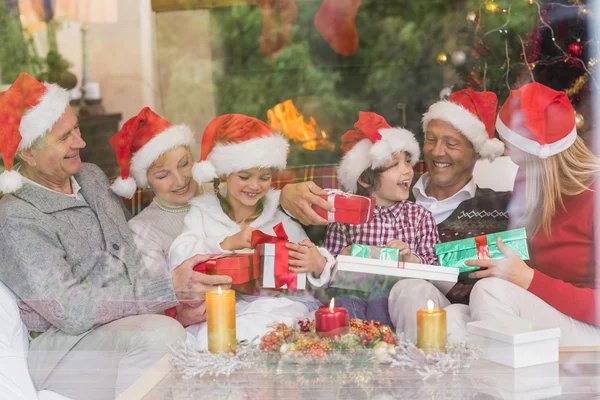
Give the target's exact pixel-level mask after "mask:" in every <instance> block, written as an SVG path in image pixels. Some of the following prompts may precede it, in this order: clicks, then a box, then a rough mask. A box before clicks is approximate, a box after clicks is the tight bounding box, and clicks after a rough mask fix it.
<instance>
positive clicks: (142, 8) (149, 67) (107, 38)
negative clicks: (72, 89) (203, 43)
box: [57, 0, 161, 123]
mask: <svg viewBox="0 0 600 400" xmlns="http://www.w3.org/2000/svg"><path fill="white" fill-rule="evenodd" d="M118 7H119V21H118V22H117V23H115V24H106V25H102V24H93V25H89V30H88V51H89V68H90V76H91V78H92V81H95V82H98V83H99V84H100V88H101V91H102V102H103V105H104V108H105V109H106V112H108V113H113V112H114V113H122V114H123V120H122V121H121V123H123V122H124V121H125V120H127V119H128V118H130V117H132V116H134V115H135V114H137V113H138V112H139V111H140V110H141V109H142V108H143V107H144V106H149V107H152V108H153V109H156V106H157V103H156V101H155V99H156V98H158V93H157V85H156V84H155V82H156V81H155V61H154V60H155V57H154V22H153V20H154V16H153V13H152V11H151V8H150V0H118ZM57 40H58V46H59V50H60V52H61V53H62V54H63V55H64V56H65V57H66V58H67V59H68V60H69V61H71V62H72V63H73V69H72V71H73V72H74V73H75V74H76V75H77V77H78V79H79V82H81V70H82V51H81V48H82V47H81V31H80V25H79V24H78V23H73V22H69V23H65V24H63V27H62V29H61V30H60V31H59V32H58V35H57ZM156 111H157V112H161V110H160V107H159V108H158V109H156Z"/></svg>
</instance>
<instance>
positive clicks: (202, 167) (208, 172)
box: [192, 161, 219, 183]
mask: <svg viewBox="0 0 600 400" xmlns="http://www.w3.org/2000/svg"><path fill="white" fill-rule="evenodd" d="M192 176H193V177H194V179H195V180H196V182H198V183H204V182H210V181H212V180H214V179H216V178H218V177H219V175H217V170H216V169H215V166H214V165H212V164H211V163H210V161H201V162H199V163H196V164H194V166H193V167H192Z"/></svg>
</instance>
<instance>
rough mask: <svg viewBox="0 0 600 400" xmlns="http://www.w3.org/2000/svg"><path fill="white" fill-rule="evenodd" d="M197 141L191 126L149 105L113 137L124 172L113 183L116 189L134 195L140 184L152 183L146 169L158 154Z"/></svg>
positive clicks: (121, 192)
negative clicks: (178, 123) (171, 118)
mask: <svg viewBox="0 0 600 400" xmlns="http://www.w3.org/2000/svg"><path fill="white" fill-rule="evenodd" d="M193 144H194V134H193V133H192V131H191V130H190V128H188V127H187V126H186V125H172V124H171V123H170V122H169V121H167V120H165V119H162V118H161V117H160V116H158V115H157V114H156V113H155V112H154V111H152V110H151V109H150V108H149V107H144V108H143V109H142V111H140V113H139V114H138V115H136V116H135V117H133V118H131V119H129V120H128V121H127V122H125V124H124V125H123V127H122V128H121V130H120V131H119V132H117V133H116V134H115V135H114V136H113V137H112V138H110V145H111V146H112V147H113V149H114V150H115V154H116V156H117V163H118V164H119V168H120V169H121V176H120V177H118V178H117V179H116V180H115V182H114V183H113V184H112V186H111V188H112V190H113V191H114V192H115V193H117V194H118V195H119V196H123V197H126V198H128V199H130V198H131V197H132V196H133V195H134V194H135V191H136V189H137V186H139V187H142V188H143V187H146V186H147V185H148V178H147V177H146V171H147V170H148V168H150V166H151V165H152V164H153V163H154V161H156V160H157V159H158V157H160V156H161V155H162V154H164V153H166V152H168V151H169V150H171V149H173V148H175V147H177V146H186V145H187V146H192V145H193ZM130 175H131V176H130Z"/></svg>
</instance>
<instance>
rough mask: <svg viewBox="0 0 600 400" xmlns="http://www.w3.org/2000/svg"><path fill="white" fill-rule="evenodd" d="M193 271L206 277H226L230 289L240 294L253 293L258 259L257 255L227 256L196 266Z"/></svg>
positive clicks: (256, 277) (258, 273) (258, 263)
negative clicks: (227, 277) (229, 283)
mask: <svg viewBox="0 0 600 400" xmlns="http://www.w3.org/2000/svg"><path fill="white" fill-rule="evenodd" d="M194 271H197V272H202V273H204V274H206V275H227V276H229V277H230V278H231V279H232V281H231V288H232V289H234V290H237V291H240V292H245V293H250V294H252V293H255V292H256V283H257V279H258V278H259V275H260V258H259V256H258V254H257V253H244V254H228V255H223V256H218V257H216V258H212V259H210V260H208V261H205V262H203V263H201V264H198V265H196V266H195V267H194Z"/></svg>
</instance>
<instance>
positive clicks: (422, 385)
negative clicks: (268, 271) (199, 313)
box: [119, 348, 600, 400]
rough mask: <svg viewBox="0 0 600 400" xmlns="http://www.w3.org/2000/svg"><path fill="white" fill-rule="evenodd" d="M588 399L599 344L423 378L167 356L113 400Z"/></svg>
mask: <svg viewBox="0 0 600 400" xmlns="http://www.w3.org/2000/svg"><path fill="white" fill-rule="evenodd" d="M553 397H556V398H561V399H563V398H567V399H590V398H600V349H596V348H593V349H592V348H568V349H567V348H564V349H561V353H560V361H559V362H558V363H553V364H545V365H540V366H535V367H529V368H521V369H512V368H509V367H505V366H502V365H499V364H495V363H492V362H489V361H486V360H478V361H474V362H473V363H471V366H470V368H468V369H464V370H461V371H459V372H458V373H456V374H445V375H442V376H439V377H429V378H427V379H423V377H421V376H420V375H419V374H418V373H416V372H415V371H409V370H402V369H399V368H394V369H390V370H387V371H386V372H384V373H382V374H378V375H377V376H372V374H369V371H368V370H364V371H357V370H344V366H339V370H337V367H336V366H335V365H332V371H331V373H330V374H328V376H327V377H323V376H317V375H316V374H315V373H311V372H310V370H308V372H307V371H306V369H305V370H304V371H303V372H302V373H297V372H293V371H292V372H286V373H281V374H265V373H263V372H259V371H256V370H242V371H237V372H235V373H233V374H232V375H230V376H228V377H226V376H219V377H207V376H205V377H202V378H191V379H187V378H184V377H183V376H182V375H181V374H180V373H179V372H178V371H177V370H175V369H172V368H171V367H170V366H169V362H168V357H165V358H163V359H162V360H161V361H159V363H157V365H156V366H155V368H154V369H153V370H151V371H148V373H147V374H146V375H145V376H143V377H142V378H141V379H140V380H139V381H138V382H137V383H136V384H135V385H133V386H132V387H131V388H130V390H128V391H127V392H125V393H123V394H122V396H120V397H119V399H127V400H133V399H144V400H159V399H160V400H163V399H176V400H180V399H181V400H183V399H211V400H213V399H214V400H216V399H228V400H230V399H231V400H234V399H244V400H255V399H256V400H275V399H286V400H296V399H298V400H300V399H308V400H317V399H328V400H329V399H344V400H352V399H361V400H362V399H364V400H367V399H373V400H386V399H397V398H403V399H448V400H450V399H527V400H530V399H546V398H553Z"/></svg>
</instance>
